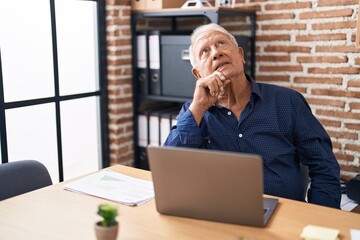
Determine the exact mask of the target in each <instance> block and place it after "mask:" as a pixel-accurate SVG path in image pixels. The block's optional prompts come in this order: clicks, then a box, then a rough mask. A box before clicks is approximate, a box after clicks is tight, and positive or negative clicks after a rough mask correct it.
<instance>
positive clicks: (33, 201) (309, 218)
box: [0, 165, 360, 240]
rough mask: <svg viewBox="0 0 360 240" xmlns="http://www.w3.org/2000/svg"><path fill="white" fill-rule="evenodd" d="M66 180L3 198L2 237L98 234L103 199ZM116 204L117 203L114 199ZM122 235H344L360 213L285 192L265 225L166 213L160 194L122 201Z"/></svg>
mask: <svg viewBox="0 0 360 240" xmlns="http://www.w3.org/2000/svg"><path fill="white" fill-rule="evenodd" d="M111 168H112V169H113V170H115V171H119V172H122V173H124V174H127V175H129V176H133V177H139V178H143V179H151V174H150V172H148V171H144V170H139V169H135V168H130V167H125V166H120V165H116V166H113V167H111ZM63 185H64V183H60V184H55V185H53V186H50V187H46V188H43V189H40V190H36V191H33V192H31V193H27V194H23V195H21V196H17V197H14V198H11V199H7V200H4V201H1V202H0V239H2V240H17V239H37V240H42V239H44V240H50V239H51V240H57V239H59V240H63V239H67V240H72V239H77V240H83V239H86V240H95V239H96V238H95V234H94V229H93V225H94V223H95V222H96V221H98V220H99V219H100V217H99V216H97V215H96V210H97V206H98V205H99V204H100V203H105V202H108V201H106V200H103V199H99V198H96V197H91V196H87V195H83V194H79V193H74V192H69V191H65V190H63ZM113 204H114V203H113ZM118 206H119V212H120V216H119V217H118V220H119V222H120V231H119V235H118V239H147V240H148V239H150V240H152V239H156V240H158V239H181V240H183V239H196V240H198V239H216V240H218V239H234V240H239V237H249V238H253V239H256V240H259V239H266V240H269V239H277V240H280V239H283V240H289V239H301V238H300V233H301V231H302V229H303V227H304V226H306V225H308V224H313V225H318V226H324V227H330V228H337V229H340V239H341V240H344V239H350V229H360V215H359V214H356V213H351V212H344V211H341V210H336V209H331V208H326V207H322V206H316V205H313V204H307V203H302V202H297V201H292V200H288V199H282V198H280V203H279V206H278V207H277V209H276V210H275V213H274V214H275V215H273V216H272V218H271V219H270V222H269V223H268V225H267V226H266V227H265V228H256V227H247V226H242V225H233V224H225V223H217V222H210V221H202V220H194V219H188V218H179V217H173V216H165V215H160V214H159V213H158V212H157V211H156V208H155V200H151V201H150V202H148V203H146V204H144V205H142V206H138V207H129V206H124V205H120V204H118Z"/></svg>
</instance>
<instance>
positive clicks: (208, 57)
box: [193, 31, 244, 78]
mask: <svg viewBox="0 0 360 240" xmlns="http://www.w3.org/2000/svg"><path fill="white" fill-rule="evenodd" d="M193 49H194V57H195V60H196V63H197V64H196V65H197V67H196V68H195V69H196V70H195V72H194V71H193V73H194V75H198V76H196V77H197V78H200V77H205V76H208V75H210V74H212V73H213V72H214V71H219V72H221V73H223V74H224V75H225V76H226V78H231V77H233V76H236V75H239V74H240V73H241V72H243V64H244V62H243V59H244V56H243V51H242V49H241V48H239V47H237V46H235V44H234V43H233V42H232V41H231V40H230V38H229V37H228V36H227V35H225V34H224V33H222V32H219V31H208V32H205V33H203V34H201V35H200V36H199V37H198V38H197V39H196V40H195V42H194V44H193Z"/></svg>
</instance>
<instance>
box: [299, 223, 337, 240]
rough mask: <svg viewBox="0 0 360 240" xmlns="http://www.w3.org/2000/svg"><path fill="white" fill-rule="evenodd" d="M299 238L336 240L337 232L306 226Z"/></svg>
mask: <svg viewBox="0 0 360 240" xmlns="http://www.w3.org/2000/svg"><path fill="white" fill-rule="evenodd" d="M300 237H302V238H304V239H305V240H338V239H339V230H338V229H334V228H326V227H318V226H313V225H307V226H306V227H304V229H303V231H302V233H301V235H300Z"/></svg>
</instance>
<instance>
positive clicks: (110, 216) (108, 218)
mask: <svg viewBox="0 0 360 240" xmlns="http://www.w3.org/2000/svg"><path fill="white" fill-rule="evenodd" d="M97 214H98V215H99V216H101V217H103V220H102V221H101V222H100V225H101V226H105V227H109V226H112V225H115V224H116V219H115V218H116V216H117V215H118V210H117V207H116V206H114V205H111V204H100V205H99V208H98V212H97Z"/></svg>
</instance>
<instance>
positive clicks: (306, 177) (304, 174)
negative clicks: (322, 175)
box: [300, 163, 311, 200]
mask: <svg viewBox="0 0 360 240" xmlns="http://www.w3.org/2000/svg"><path fill="white" fill-rule="evenodd" d="M300 172H301V178H302V180H303V186H304V196H303V199H305V200H307V191H308V189H309V184H310V181H311V179H310V176H309V168H308V166H305V165H303V164H301V163H300Z"/></svg>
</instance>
